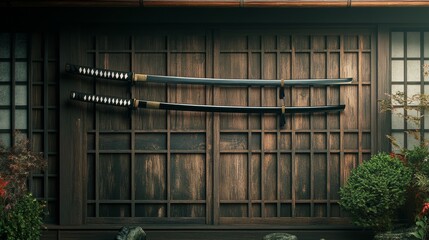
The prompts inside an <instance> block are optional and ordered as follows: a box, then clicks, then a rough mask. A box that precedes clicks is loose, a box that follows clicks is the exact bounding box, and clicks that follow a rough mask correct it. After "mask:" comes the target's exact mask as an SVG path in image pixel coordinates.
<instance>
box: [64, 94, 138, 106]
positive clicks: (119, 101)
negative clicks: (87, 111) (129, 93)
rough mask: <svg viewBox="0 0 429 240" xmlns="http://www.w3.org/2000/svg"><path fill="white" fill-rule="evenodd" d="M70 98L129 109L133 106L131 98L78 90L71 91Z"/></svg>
mask: <svg viewBox="0 0 429 240" xmlns="http://www.w3.org/2000/svg"><path fill="white" fill-rule="evenodd" d="M70 99H73V100H78V101H82V102H90V103H101V104H106V105H111V106H119V107H128V108H130V109H134V108H135V104H134V100H133V99H126V98H118V97H107V96H100V95H94V94H87V93H80V92H71V93H70Z"/></svg>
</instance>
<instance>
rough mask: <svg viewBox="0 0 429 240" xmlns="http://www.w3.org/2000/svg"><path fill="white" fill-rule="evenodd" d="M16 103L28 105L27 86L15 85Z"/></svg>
mask: <svg viewBox="0 0 429 240" xmlns="http://www.w3.org/2000/svg"><path fill="white" fill-rule="evenodd" d="M15 105H17V106H27V86H19V85H17V86H15Z"/></svg>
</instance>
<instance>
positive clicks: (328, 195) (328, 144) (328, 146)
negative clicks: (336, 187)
mask: <svg viewBox="0 0 429 240" xmlns="http://www.w3.org/2000/svg"><path fill="white" fill-rule="evenodd" d="M325 42H326V46H325V48H326V55H325V62H326V65H325V74H326V75H325V77H327V78H332V76H330V74H329V64H331V63H330V61H329V59H330V53H331V52H330V50H329V48H328V37H327V36H325ZM325 89H326V95H325V102H326V103H329V99H330V98H331V97H332V96H331V94H330V93H331V87H330V86H326V87H325ZM329 116H330V114H329V113H325V121H326V138H325V139H326V140H325V141H326V202H327V203H326V217H328V218H329V217H331V167H330V164H329V163H330V159H331V142H330V141H331V124H330V122H329Z"/></svg>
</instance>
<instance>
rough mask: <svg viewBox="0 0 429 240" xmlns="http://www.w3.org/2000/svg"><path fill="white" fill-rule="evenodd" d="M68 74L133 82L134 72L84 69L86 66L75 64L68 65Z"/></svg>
mask: <svg viewBox="0 0 429 240" xmlns="http://www.w3.org/2000/svg"><path fill="white" fill-rule="evenodd" d="M66 72H69V73H73V74H78V75H82V76H88V77H98V78H106V79H113V80H119V81H130V82H133V81H132V80H133V73H132V72H124V71H112V70H107V69H101V68H93V67H84V66H79V65H73V64H66Z"/></svg>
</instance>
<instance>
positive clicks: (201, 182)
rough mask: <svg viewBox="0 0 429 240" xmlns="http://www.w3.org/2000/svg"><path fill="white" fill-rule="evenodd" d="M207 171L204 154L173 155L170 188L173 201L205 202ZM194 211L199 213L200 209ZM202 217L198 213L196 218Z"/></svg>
mask: <svg viewBox="0 0 429 240" xmlns="http://www.w3.org/2000/svg"><path fill="white" fill-rule="evenodd" d="M205 169H206V166H205V158H204V155H202V154H174V155H172V156H171V186H170V188H171V199H172V200H204V199H205V197H206V182H205V179H206V172H205ZM193 209H194V210H195V211H197V210H198V209H199V208H198V207H196V208H193ZM194 210H192V211H194ZM200 210H201V209H200ZM198 211H199V210H198ZM193 214H196V213H193ZM200 215H201V214H200V213H198V214H196V215H195V216H200Z"/></svg>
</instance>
